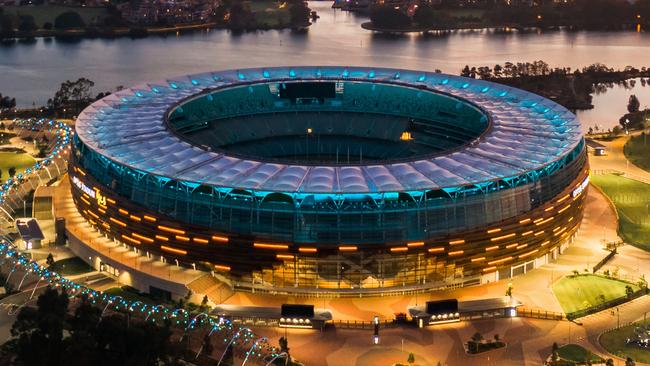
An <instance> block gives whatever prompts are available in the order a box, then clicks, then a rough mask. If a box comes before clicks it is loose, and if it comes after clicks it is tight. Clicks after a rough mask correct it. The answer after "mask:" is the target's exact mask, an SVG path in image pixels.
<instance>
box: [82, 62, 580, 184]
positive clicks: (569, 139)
mask: <svg viewBox="0 0 650 366" xmlns="http://www.w3.org/2000/svg"><path fill="white" fill-rule="evenodd" d="M288 79H295V80H324V79H330V80H333V79H335V80H341V79H350V80H353V79H356V80H365V81H372V82H382V81H384V82H394V81H396V80H399V82H400V83H402V84H406V85H408V86H413V87H418V88H426V89H429V90H431V91H433V92H442V93H446V94H450V95H453V96H455V97H457V98H460V99H463V100H467V101H468V102H470V103H472V104H474V105H476V106H478V107H480V108H481V109H483V110H484V111H485V112H486V113H487V114H488V115H489V116H490V118H491V120H492V128H491V129H490V130H489V131H488V132H487V133H485V134H484V135H483V136H481V138H480V139H478V140H476V141H474V142H473V143H471V144H469V145H467V146H465V147H463V148H462V149H460V150H454V151H452V152H449V153H448V154H446V155H438V156H435V157H431V158H426V159H424V158H417V159H414V160H412V161H406V162H399V163H390V164H384V165H381V164H380V165H378V164H377V163H368V164H367V165H359V164H356V165H349V166H345V165H337V166H325V165H324V166H312V165H300V164H295V165H291V164H281V163H275V162H263V161H256V160H253V159H245V158H240V157H235V156H230V155H228V154H227V153H225V152H214V151H207V150H205V149H202V148H199V147H196V146H192V145H191V144H190V143H188V142H186V141H183V140H181V139H180V138H178V137H177V136H176V135H175V134H174V133H173V132H172V131H170V130H169V129H168V128H167V127H166V125H165V123H164V120H165V117H166V114H167V113H169V111H170V110H171V109H172V108H173V107H174V106H176V105H178V104H179V103H180V102H182V101H184V100H186V99H187V98H189V97H192V96H194V95H197V94H200V93H203V92H205V90H206V89H212V88H221V87H227V86H236V85H240V84H244V83H250V82H269V81H274V80H288ZM76 132H77V135H78V137H79V138H80V139H81V141H82V142H83V143H84V144H85V145H86V146H87V147H88V148H90V149H92V150H94V151H96V152H97V153H100V154H102V155H104V156H106V157H107V158H109V159H110V160H112V161H113V162H115V163H118V164H122V165H126V166H128V167H131V168H132V169H136V170H139V171H144V172H148V173H149V174H153V175H157V176H163V177H167V178H170V179H175V180H180V181H187V182H199V183H201V184H206V185H213V186H217V187H224V188H238V189H246V190H253V191H260V192H287V193H292V192H296V193H381V192H408V191H426V190H436V189H443V188H444V189H453V188H454V187H462V186H468V185H476V186H480V185H481V184H484V183H486V182H493V181H499V180H504V179H505V180H507V179H508V178H511V177H517V176H521V175H524V174H526V173H527V172H531V171H536V170H540V169H543V168H544V167H546V166H549V165H551V164H553V163H556V162H558V161H560V160H561V159H563V158H564V157H565V156H566V155H568V154H569V153H570V152H571V151H573V150H574V149H575V148H576V147H577V146H578V145H579V144H580V143H581V141H582V132H581V129H580V124H579V122H578V120H577V118H576V117H575V115H573V114H572V113H571V112H569V111H568V110H567V109H565V108H564V107H562V106H560V105H558V104H557V103H555V102H553V101H550V100H548V99H545V98H542V97H540V96H538V95H535V94H532V93H529V92H526V91H523V90H519V89H515V88H511V87H508V86H504V85H500V84H495V83H490V82H486V81H482V80H474V79H467V78H462V77H459V76H452V75H445V74H439V73H427V72H422V71H408V70H396V69H382V68H360V67H325V66H323V67H278V68H259V69H245V70H228V71H219V72H213V73H205V74H197V75H190V76H184V77H179V78H175V79H170V80H165V81H160V82H154V83H147V84H141V85H138V86H135V87H133V88H130V89H125V90H122V91H119V92H117V93H115V94H112V95H110V96H108V97H106V98H103V99H101V100H99V101H97V102H95V103H93V104H92V105H91V106H89V107H88V108H86V109H85V110H84V111H83V112H82V113H81V115H80V116H79V118H78V119H77V124H76Z"/></svg>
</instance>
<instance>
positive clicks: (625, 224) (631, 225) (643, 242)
mask: <svg viewBox="0 0 650 366" xmlns="http://www.w3.org/2000/svg"><path fill="white" fill-rule="evenodd" d="M591 182H592V183H594V184H595V185H596V186H598V187H599V188H600V189H601V190H603V192H605V194H606V195H607V196H608V197H609V198H610V199H611V200H612V202H614V205H615V206H616V211H618V216H619V223H618V225H619V231H620V235H621V236H622V237H623V239H624V240H625V241H626V242H628V243H630V244H632V245H635V246H637V247H639V248H641V249H643V250H650V215H649V214H648V213H650V206H649V205H650V184H645V183H642V182H639V181H636V180H633V179H629V178H624V177H621V176H619V175H616V174H594V175H592V176H591Z"/></svg>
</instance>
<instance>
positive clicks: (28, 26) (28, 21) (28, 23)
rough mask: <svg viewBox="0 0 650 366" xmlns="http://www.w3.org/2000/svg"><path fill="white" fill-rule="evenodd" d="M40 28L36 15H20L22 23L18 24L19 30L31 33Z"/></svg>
mask: <svg viewBox="0 0 650 366" xmlns="http://www.w3.org/2000/svg"><path fill="white" fill-rule="evenodd" d="M36 29H38V27H37V26H36V22H35V21H34V17H33V16H31V15H22V16H21V17H20V23H19V24H18V30H19V31H21V32H23V33H31V32H33V31H35V30H36Z"/></svg>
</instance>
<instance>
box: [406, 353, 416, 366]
mask: <svg viewBox="0 0 650 366" xmlns="http://www.w3.org/2000/svg"><path fill="white" fill-rule="evenodd" d="M406 362H408V364H409V365H413V364H414V363H415V355H414V354H413V352H411V353H409V357H408V359H407V360H406Z"/></svg>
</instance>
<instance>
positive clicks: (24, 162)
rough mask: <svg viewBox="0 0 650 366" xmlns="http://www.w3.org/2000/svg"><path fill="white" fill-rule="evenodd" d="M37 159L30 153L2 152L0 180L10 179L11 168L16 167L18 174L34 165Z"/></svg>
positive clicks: (0, 157)
mask: <svg viewBox="0 0 650 366" xmlns="http://www.w3.org/2000/svg"><path fill="white" fill-rule="evenodd" d="M35 163H36V160H35V159H34V158H33V157H32V156H31V155H29V154H25V153H13V152H0V181H5V180H7V179H9V168H11V167H14V168H16V174H18V173H22V172H24V171H25V169H27V168H30V167H32V166H33V165H34V164H35Z"/></svg>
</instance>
